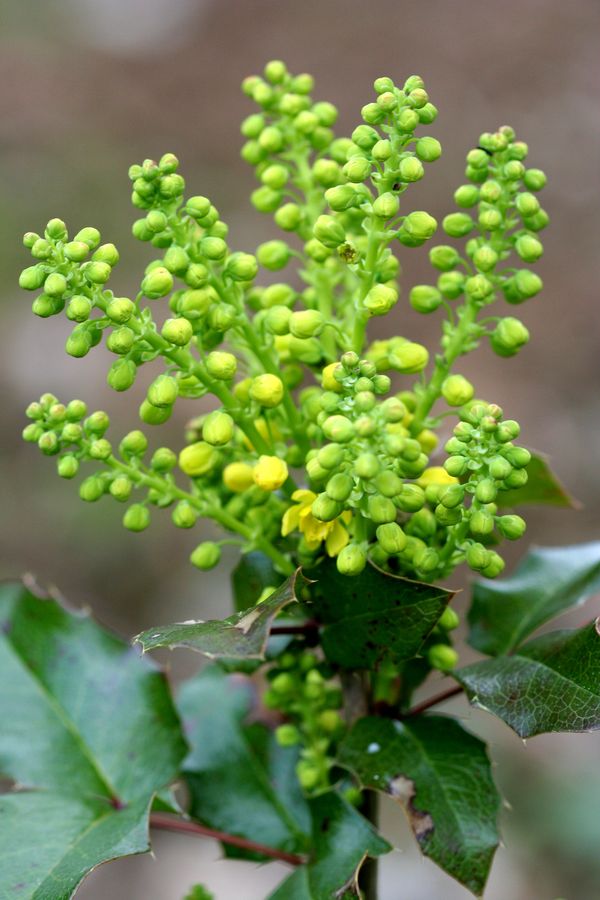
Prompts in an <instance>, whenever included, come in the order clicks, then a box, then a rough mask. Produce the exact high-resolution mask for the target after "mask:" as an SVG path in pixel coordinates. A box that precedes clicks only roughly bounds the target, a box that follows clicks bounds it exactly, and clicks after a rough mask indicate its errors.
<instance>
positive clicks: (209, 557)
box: [190, 541, 221, 570]
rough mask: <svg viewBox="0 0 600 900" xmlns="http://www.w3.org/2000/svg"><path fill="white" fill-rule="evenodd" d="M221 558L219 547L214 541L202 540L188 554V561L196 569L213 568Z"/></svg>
mask: <svg viewBox="0 0 600 900" xmlns="http://www.w3.org/2000/svg"><path fill="white" fill-rule="evenodd" d="M220 559H221V548H220V547H219V545H218V544H215V543H214V541H204V543H202V544H198V546H197V547H196V549H195V550H194V551H192V553H191V554H190V562H191V563H192V565H193V566H196V568H197V569H203V570H206V569H214V567H215V566H216V565H217V564H218V562H219V560H220Z"/></svg>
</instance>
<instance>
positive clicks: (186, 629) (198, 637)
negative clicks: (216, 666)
mask: <svg viewBox="0 0 600 900" xmlns="http://www.w3.org/2000/svg"><path fill="white" fill-rule="evenodd" d="M298 576H299V573H298V572H296V573H295V574H294V575H291V576H290V578H288V579H287V581H285V582H284V583H283V584H282V585H281V587H279V588H278V589H277V590H276V591H274V593H273V594H271V596H270V597H267V599H266V600H263V602H262V603H259V604H257V605H256V606H253V607H252V608H251V609H246V610H242V611H241V612H238V613H235V615H233V616H229V618H227V619H210V620H209V621H208V622H202V621H195V622H176V623H175V624H174V625H158V626H157V627H156V628H151V629H149V630H148V631H143V632H142V633H141V634H138V636H137V637H136V638H135V639H134V640H135V641H137V642H138V643H139V644H141V645H142V647H143V649H144V652H146V651H147V650H154V649H156V648H157V647H169V648H170V649H171V650H172V649H173V648H174V647H187V648H188V649H190V650H197V651H198V652H199V653H203V654H204V655H205V656H208V657H209V658H210V659H220V658H224V659H227V660H234V659H264V657H265V650H266V646H267V641H268V638H269V631H270V628H271V624H272V622H273V619H274V618H275V616H276V615H277V613H278V612H280V610H282V609H283V608H284V607H285V606H287V605H288V604H290V603H293V602H295V601H296V594H295V589H296V581H297V578H298Z"/></svg>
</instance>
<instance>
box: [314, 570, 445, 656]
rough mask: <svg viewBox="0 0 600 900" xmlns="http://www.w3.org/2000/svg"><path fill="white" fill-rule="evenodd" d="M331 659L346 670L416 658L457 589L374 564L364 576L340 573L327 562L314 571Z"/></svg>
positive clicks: (319, 613)
mask: <svg viewBox="0 0 600 900" xmlns="http://www.w3.org/2000/svg"><path fill="white" fill-rule="evenodd" d="M308 574H309V575H310V577H311V578H314V579H315V580H316V584H314V585H313V586H312V588H311V594H312V597H313V602H314V609H315V613H316V618H317V619H319V621H321V622H322V623H323V625H324V628H323V631H322V635H321V640H322V645H323V650H324V652H325V655H326V656H327V658H328V659H329V660H330V661H331V662H334V663H336V664H338V665H340V666H342V667H343V668H349V669H370V668H373V667H374V666H375V664H376V663H377V662H379V661H381V660H382V659H389V660H390V661H392V662H394V663H400V662H403V661H404V660H407V659H411V658H412V657H413V656H415V655H416V654H417V653H418V651H419V649H420V647H421V646H422V645H423V643H424V641H425V640H426V638H427V637H428V635H429V633H430V632H431V631H432V629H433V628H434V627H435V624H436V622H437V621H438V619H439V618H440V616H441V614H442V613H443V611H444V609H445V608H446V606H447V604H448V603H449V601H450V600H451V598H452V597H453V596H454V594H453V592H452V591H447V590H444V588H441V587H438V586H434V585H431V584H423V583H421V582H418V581H409V580H408V579H406V578H398V577H397V576H395V575H388V574H387V573H385V572H382V571H381V570H380V569H377V568H375V566H372V565H368V566H367V567H366V569H365V570H364V571H363V572H361V574H360V575H355V576H353V577H348V576H346V575H340V574H339V572H338V571H337V569H336V567H335V564H333V563H325V564H324V565H322V566H320V567H319V568H318V569H315V570H313V571H311V572H309V573H308Z"/></svg>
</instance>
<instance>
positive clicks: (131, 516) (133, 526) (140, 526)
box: [123, 503, 150, 531]
mask: <svg viewBox="0 0 600 900" xmlns="http://www.w3.org/2000/svg"><path fill="white" fill-rule="evenodd" d="M149 524H150V513H149V512H148V510H147V509H146V507H145V506H142V504H141V503H134V504H132V506H130V507H129V509H128V510H127V511H126V513H125V515H124V516H123V525H124V526H125V528H127V530H128V531H144V530H145V529H146V528H147V527H148V525H149Z"/></svg>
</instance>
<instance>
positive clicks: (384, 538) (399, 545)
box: [376, 522, 406, 556]
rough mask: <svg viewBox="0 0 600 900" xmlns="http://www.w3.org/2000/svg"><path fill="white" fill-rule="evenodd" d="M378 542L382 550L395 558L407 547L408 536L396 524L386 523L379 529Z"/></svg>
mask: <svg viewBox="0 0 600 900" xmlns="http://www.w3.org/2000/svg"><path fill="white" fill-rule="evenodd" d="M376 534H377V541H378V543H379V545H380V547H382V549H383V550H384V551H385V552H386V553H387V554H389V555H390V556H394V555H395V554H396V553H401V552H402V551H403V550H404V548H405V547H406V535H405V534H404V532H403V531H402V529H401V528H400V526H399V525H397V524H396V522H386V523H385V524H383V525H379V526H378V528H377V532H376Z"/></svg>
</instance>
